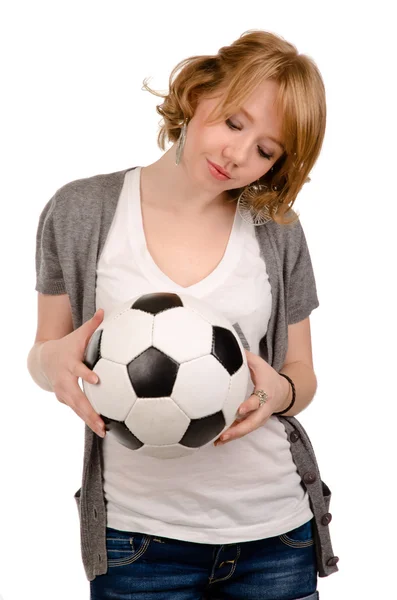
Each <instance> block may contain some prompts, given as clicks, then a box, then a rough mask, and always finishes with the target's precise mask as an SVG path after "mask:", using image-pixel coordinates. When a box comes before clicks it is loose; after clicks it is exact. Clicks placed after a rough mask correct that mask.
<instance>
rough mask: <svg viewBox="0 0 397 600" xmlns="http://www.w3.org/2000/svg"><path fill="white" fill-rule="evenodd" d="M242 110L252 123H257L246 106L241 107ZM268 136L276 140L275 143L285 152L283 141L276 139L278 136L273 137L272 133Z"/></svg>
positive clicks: (273, 140)
mask: <svg viewBox="0 0 397 600" xmlns="http://www.w3.org/2000/svg"><path fill="white" fill-rule="evenodd" d="M240 111H241V112H242V113H243V115H245V116H246V117H247V119H248V120H249V121H251V123H253V124H254V123H255V121H254V118H253V116H252V115H250V113H249V112H247V111H246V110H245V108H243V107H241V108H240ZM266 137H268V138H269V140H272V142H274V143H275V144H277V145H278V146H280V148H282V149H283V151H284V152H285V148H284V146H283V144H282V143H281V142H280V141H279V140H276V138H274V137H271V136H270V135H268V136H266Z"/></svg>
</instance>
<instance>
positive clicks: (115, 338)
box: [101, 310, 154, 365]
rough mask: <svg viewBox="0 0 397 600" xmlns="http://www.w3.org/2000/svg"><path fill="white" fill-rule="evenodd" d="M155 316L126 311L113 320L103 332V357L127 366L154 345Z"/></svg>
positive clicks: (136, 311) (137, 311)
mask: <svg viewBox="0 0 397 600" xmlns="http://www.w3.org/2000/svg"><path fill="white" fill-rule="evenodd" d="M153 319H154V317H153V315H150V314H148V313H145V312H142V311H139V310H126V311H124V312H122V313H121V314H120V315H118V316H116V317H115V318H113V319H112V320H111V321H109V323H107V324H106V327H105V328H104V330H103V334H102V340H101V356H102V357H103V358H108V359H109V360H112V361H114V362H117V363H121V364H124V365H125V364H127V363H129V362H131V360H132V359H133V358H135V357H136V356H138V355H139V354H141V352H144V351H145V350H147V348H150V346H151V345H152V329H153Z"/></svg>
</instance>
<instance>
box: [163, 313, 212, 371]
mask: <svg viewBox="0 0 397 600" xmlns="http://www.w3.org/2000/svg"><path fill="white" fill-rule="evenodd" d="M153 346H155V348H158V349H159V350H161V351H162V352H164V354H168V356H170V357H171V358H173V359H174V360H176V361H178V362H180V363H181V362H184V361H188V360H192V359H193V358H198V357H199V356H205V355H206V354H209V353H210V352H211V347H212V327H211V325H210V324H209V323H208V322H207V321H205V319H203V318H202V317H201V316H200V315H198V314H197V313H196V312H193V311H191V310H188V309H186V308H185V307H178V308H173V309H171V310H168V311H166V312H163V313H160V314H158V315H156V316H155V318H154V325H153Z"/></svg>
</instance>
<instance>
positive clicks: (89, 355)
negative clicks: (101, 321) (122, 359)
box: [83, 329, 103, 370]
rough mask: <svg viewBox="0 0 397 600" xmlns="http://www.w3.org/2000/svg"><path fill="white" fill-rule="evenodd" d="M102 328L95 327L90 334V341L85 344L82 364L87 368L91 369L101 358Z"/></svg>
mask: <svg viewBox="0 0 397 600" xmlns="http://www.w3.org/2000/svg"><path fill="white" fill-rule="evenodd" d="M102 334H103V329H97V330H96V331H94V333H93V334H92V336H91V338H90V341H89V342H88V344H87V348H86V350H85V355H84V360H83V362H84V364H85V365H86V367H88V368H89V369H91V370H92V369H93V368H94V367H95V365H96V364H97V362H98V361H99V359H100V358H101V340H102Z"/></svg>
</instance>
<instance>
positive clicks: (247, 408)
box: [238, 394, 259, 415]
mask: <svg viewBox="0 0 397 600" xmlns="http://www.w3.org/2000/svg"><path fill="white" fill-rule="evenodd" d="M258 408H259V398H258V396H257V395H256V394H252V395H251V396H250V397H249V398H247V399H246V400H244V402H243V403H242V404H241V405H240V408H239V409H238V414H239V415H245V414H247V413H249V412H251V411H252V410H257V409H258Z"/></svg>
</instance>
